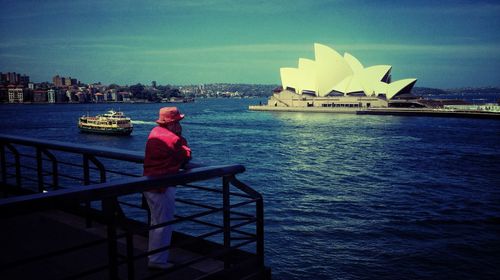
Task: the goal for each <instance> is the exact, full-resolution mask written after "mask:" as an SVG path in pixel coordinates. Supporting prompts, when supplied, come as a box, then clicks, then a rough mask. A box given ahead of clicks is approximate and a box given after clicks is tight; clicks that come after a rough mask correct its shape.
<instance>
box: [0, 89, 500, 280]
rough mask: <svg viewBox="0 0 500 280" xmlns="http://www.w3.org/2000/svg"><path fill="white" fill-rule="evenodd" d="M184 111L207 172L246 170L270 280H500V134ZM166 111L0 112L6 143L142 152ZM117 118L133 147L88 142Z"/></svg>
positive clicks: (368, 120) (489, 128)
mask: <svg viewBox="0 0 500 280" xmlns="http://www.w3.org/2000/svg"><path fill="white" fill-rule="evenodd" d="M259 101H265V100H258V99H205V100H203V99H201V100H198V101H197V102H195V103H188V104H179V105H178V106H179V107H180V109H181V111H182V112H184V113H186V119H185V120H184V121H183V127H184V135H185V136H186V138H187V139H188V141H189V143H190V145H191V147H192V149H193V151H194V158H195V160H196V161H197V162H201V163H206V164H235V163H241V164H244V165H245V166H246V168H247V171H246V173H244V174H242V175H240V176H239V178H240V179H241V180H242V181H244V182H246V183H247V184H249V185H250V186H252V187H253V188H254V189H256V190H258V191H259V192H261V193H262V194H263V195H264V199H265V237H266V243H265V246H266V247H265V252H266V263H267V265H269V266H271V267H272V270H273V279H312V278H316V279H447V280H448V279H498V277H499V276H498V275H500V121H498V120H477V119H462V118H430V117H399V116H357V115H343V114H322V113H312V114H306V113H271V112H250V111H248V110H247V106H248V105H249V104H258V103H259ZM162 106H164V104H120V105H109V104H93V105H86V104H85V105H80V104H67V105H0V118H1V124H0V132H1V133H9V134H15V135H24V136H29V137H36V138H42V139H53V140H60V141H71V142H78V143H88V144H92V145H100V146H107V147H115V148H123V149H129V150H133V151H138V152H142V151H143V149H144V144H145V140H146V138H147V134H148V132H149V130H151V128H153V126H154V125H155V124H154V122H153V121H154V120H155V119H156V116H157V112H158V109H159V108H160V107H162ZM112 107H114V108H115V109H118V108H120V109H121V110H123V111H125V112H126V113H127V115H129V116H130V117H132V119H133V120H134V121H135V130H134V132H133V134H132V136H130V137H109V136H99V135H91V134H80V133H78V130H77V127H76V120H77V118H78V116H80V115H82V114H84V113H86V112H87V111H89V112H90V114H97V113H101V112H103V111H104V110H107V109H110V108H112Z"/></svg>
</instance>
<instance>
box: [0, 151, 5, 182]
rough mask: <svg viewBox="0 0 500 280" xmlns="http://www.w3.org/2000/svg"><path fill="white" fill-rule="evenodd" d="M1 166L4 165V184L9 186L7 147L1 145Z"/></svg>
mask: <svg viewBox="0 0 500 280" xmlns="http://www.w3.org/2000/svg"><path fill="white" fill-rule="evenodd" d="M0 164H1V165H2V184H7V162H6V161H5V146H4V145H3V143H0Z"/></svg>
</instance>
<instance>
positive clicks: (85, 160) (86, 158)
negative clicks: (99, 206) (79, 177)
mask: <svg viewBox="0 0 500 280" xmlns="http://www.w3.org/2000/svg"><path fill="white" fill-rule="evenodd" d="M82 168H83V184H84V185H85V186H86V185H89V184H90V167H89V156H88V155H87V154H83V166H82ZM103 207H104V205H103ZM85 210H86V211H87V215H86V217H85V225H86V226H87V227H88V228H89V227H92V220H91V219H90V216H89V213H90V201H87V202H85Z"/></svg>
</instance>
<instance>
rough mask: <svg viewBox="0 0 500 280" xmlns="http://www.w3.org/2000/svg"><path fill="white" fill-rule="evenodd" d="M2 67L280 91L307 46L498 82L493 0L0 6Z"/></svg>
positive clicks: (499, 39)
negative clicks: (283, 72)
mask: <svg viewBox="0 0 500 280" xmlns="http://www.w3.org/2000/svg"><path fill="white" fill-rule="evenodd" d="M0 6H1V12H0V17H1V19H0V37H1V38H2V40H0V71H1V72H9V71H10V72H12V71H15V72H20V73H25V74H28V75H30V76H31V79H32V80H33V81H35V82H41V81H50V80H51V79H52V76H54V75H56V74H59V75H63V76H71V77H74V78H78V79H79V80H81V81H83V82H86V83H90V82H98V81H101V82H103V83H105V84H109V83H118V84H135V83H138V82H141V83H144V84H150V83H151V81H153V80H155V81H157V82H158V83H159V84H176V85H181V84H198V83H214V82H227V83H261V84H279V83H280V77H279V68H280V67H297V63H298V58H299V57H304V58H314V51H313V44H314V43H315V42H318V43H322V44H325V45H328V46H330V47H332V48H334V49H336V50H337V51H339V52H340V53H343V52H349V53H351V54H352V55H354V56H355V57H357V58H358V59H359V60H360V61H361V62H362V63H363V65H364V66H365V67H366V66H371V65H376V64H389V65H392V67H393V68H392V75H393V79H402V78H417V79H418V82H417V84H416V86H417V87H418V86H420V87H423V86H426V87H438V88H453V87H463V86H500V32H499V31H498V30H500V1H481V0H479V1H451V0H443V1H430V0H429V1H385V0H382V1H348V0H345V1H344V0H337V1H335V0H332V1H328V0H317V1H314V0H279V1H273V0H263V1H252V0H184V1H153V0H143V1H131V0H129V1H127V0H109V1H106V0H72V1H68V0H52V1H51V0H45V1H43V0H37V1H35V0H32V1H23V0H14V1H11V0H0Z"/></svg>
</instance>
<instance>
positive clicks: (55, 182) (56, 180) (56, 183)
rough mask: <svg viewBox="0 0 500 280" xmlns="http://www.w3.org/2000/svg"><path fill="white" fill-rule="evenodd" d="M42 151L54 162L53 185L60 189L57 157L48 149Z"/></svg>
mask: <svg viewBox="0 0 500 280" xmlns="http://www.w3.org/2000/svg"><path fill="white" fill-rule="evenodd" d="M42 153H43V154H45V155H46V156H47V158H48V159H50V161H51V162H52V186H53V188H54V189H55V190H57V189H59V172H58V170H57V159H56V157H55V156H54V155H53V154H52V153H50V152H49V151H47V150H46V149H43V150H42Z"/></svg>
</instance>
